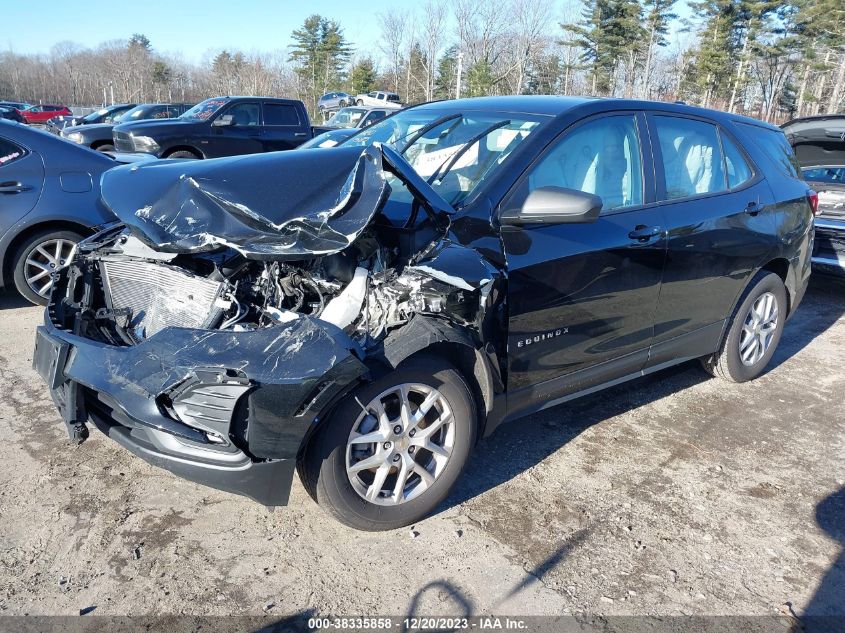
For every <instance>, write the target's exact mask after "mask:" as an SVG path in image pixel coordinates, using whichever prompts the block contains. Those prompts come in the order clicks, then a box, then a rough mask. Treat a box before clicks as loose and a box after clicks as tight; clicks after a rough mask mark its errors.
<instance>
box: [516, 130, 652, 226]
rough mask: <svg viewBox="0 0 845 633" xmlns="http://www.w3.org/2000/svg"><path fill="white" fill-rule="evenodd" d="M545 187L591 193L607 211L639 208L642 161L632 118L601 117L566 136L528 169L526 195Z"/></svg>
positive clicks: (641, 190) (641, 188)
mask: <svg viewBox="0 0 845 633" xmlns="http://www.w3.org/2000/svg"><path fill="white" fill-rule="evenodd" d="M548 186H555V187H565V188H567V189H577V190H578V191H584V192H586V193H592V194H595V195H597V196H599V197H600V198H601V199H602V208H603V209H604V210H608V211H610V210H612V209H619V208H622V207H630V206H636V205H640V204H642V203H643V176H642V163H641V161H640V142H639V137H638V136H637V124H636V121H635V119H634V117H633V116H622V115H620V116H609V117H602V118H600V119H594V120H592V121H588V122H587V123H584V124H583V125H580V126H578V127H576V128H575V129H573V130H572V131H571V132H567V133H566V135H565V136H564V137H563V138H562V139H561V140H560V141H559V142H558V143H557V145H556V146H555V147H553V148H552V150H551V151H550V152H548V153H547V154H546V155H545V156H543V158H542V159H540V162H539V163H537V165H535V166H534V167H533V168H532V170H531V172H530V173H529V175H528V191H526V192H525V193H526V195H527V194H528V193H530V192H532V191H534V190H535V189H538V188H539V187H548Z"/></svg>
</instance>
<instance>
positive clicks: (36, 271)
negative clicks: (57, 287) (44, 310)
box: [12, 229, 82, 306]
mask: <svg viewBox="0 0 845 633" xmlns="http://www.w3.org/2000/svg"><path fill="white" fill-rule="evenodd" d="M81 239H82V236H81V235H80V234H79V233H75V232H74V231H67V230H56V229H44V230H43V231H39V232H38V233H35V234H34V235H31V236H30V237H29V238H27V240H26V241H25V242H24V243H23V244H21V245H20V246H19V247H18V250H17V252H16V253H15V259H14V260H13V262H12V266H13V271H14V272H13V279H14V281H15V287H16V288H17V290H18V292H19V293H21V295H22V296H23V297H24V298H25V299H26V300H27V301H30V302H31V303H34V304H36V305H42V306H43V305H47V302H48V300H49V292H50V289H51V288H52V282H51V277H50V275H51V273H52V272H54V271H58V270H60V269H61V268H63V267H65V266H67V265H68V264H69V263H70V262H69V261H68V260H67V256H68V255H69V254H70V250H71V249H70V247H71V246H73V245H76V244H78V243H79V241H80V240H81ZM57 249H58V253H59V257H58V258H56V253H57Z"/></svg>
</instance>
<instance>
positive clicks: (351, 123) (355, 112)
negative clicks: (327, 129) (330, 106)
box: [326, 108, 367, 127]
mask: <svg viewBox="0 0 845 633" xmlns="http://www.w3.org/2000/svg"><path fill="white" fill-rule="evenodd" d="M366 113H367V111H366V110H364V109H363V108H343V109H342V110H338V111H337V112H335V113H334V115H333V116H332V118H330V119H329V120H328V121H327V122H326V125H328V126H331V127H355V126H357V125H358V121H360V120H361V117H362V116H364V115H365V114H366Z"/></svg>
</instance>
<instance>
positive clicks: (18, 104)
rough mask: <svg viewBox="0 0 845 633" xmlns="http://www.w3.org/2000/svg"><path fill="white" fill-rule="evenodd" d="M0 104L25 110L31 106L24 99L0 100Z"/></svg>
mask: <svg viewBox="0 0 845 633" xmlns="http://www.w3.org/2000/svg"><path fill="white" fill-rule="evenodd" d="M0 106H4V107H10V108H14V109H15V110H26V109H27V108H31V107H32V104H31V103H27V102H26V101H0Z"/></svg>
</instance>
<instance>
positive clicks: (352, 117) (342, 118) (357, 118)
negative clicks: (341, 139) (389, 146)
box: [321, 106, 395, 128]
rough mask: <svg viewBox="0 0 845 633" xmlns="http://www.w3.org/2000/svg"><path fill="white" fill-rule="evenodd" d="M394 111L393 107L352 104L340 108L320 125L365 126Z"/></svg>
mask: <svg viewBox="0 0 845 633" xmlns="http://www.w3.org/2000/svg"><path fill="white" fill-rule="evenodd" d="M392 112H395V110H394V109H393V108H390V109H388V108H369V107H367V106H352V107H349V108H341V109H340V110H338V111H337V112H335V113H334V114H333V115H332V117H331V118H330V119H329V120H328V121H326V124H325V125H323V126H321V127H326V128H341V127H351V128H365V127H367V126H368V125H372V124H373V123H375V122H376V121H381V120H382V119H383V118H384V117H386V116H387V115H388V114H391V113H392Z"/></svg>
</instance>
